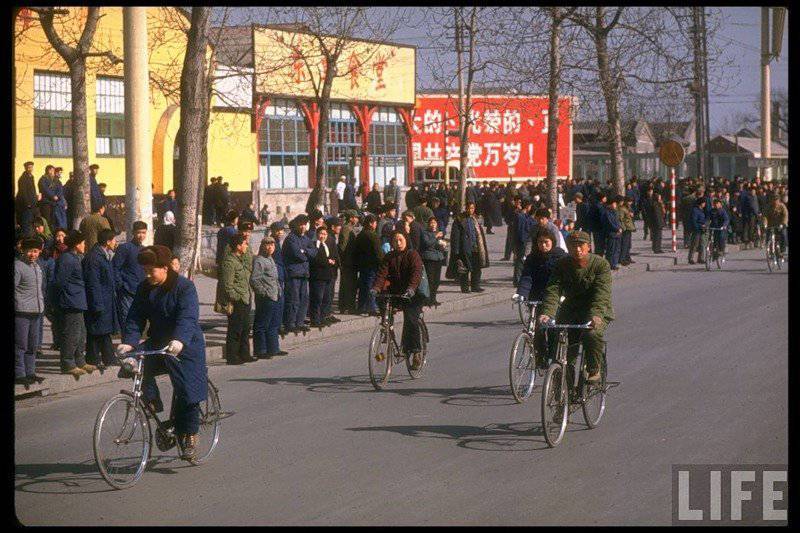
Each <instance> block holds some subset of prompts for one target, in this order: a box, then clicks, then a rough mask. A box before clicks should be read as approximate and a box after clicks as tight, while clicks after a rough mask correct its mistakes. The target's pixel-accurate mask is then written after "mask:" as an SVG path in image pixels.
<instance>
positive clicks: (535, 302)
mask: <svg viewBox="0 0 800 533" xmlns="http://www.w3.org/2000/svg"><path fill="white" fill-rule="evenodd" d="M511 301H513V302H515V303H519V304H522V303H525V304H528V305H530V306H534V305H540V304H541V303H542V302H541V300H528V299H527V298H525V297H524V296H522V295H519V294H515V295H514V296H512V297H511Z"/></svg>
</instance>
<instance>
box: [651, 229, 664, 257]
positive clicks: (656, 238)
mask: <svg viewBox="0 0 800 533" xmlns="http://www.w3.org/2000/svg"><path fill="white" fill-rule="evenodd" d="M652 232H653V235H652V237H653V251H654V252H661V251H662V250H661V228H653V229H652Z"/></svg>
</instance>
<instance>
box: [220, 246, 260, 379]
mask: <svg viewBox="0 0 800 533" xmlns="http://www.w3.org/2000/svg"><path fill="white" fill-rule="evenodd" d="M229 246H230V249H231V253H229V254H225V257H224V258H223V260H222V264H221V265H220V273H219V284H220V285H221V287H222V290H221V304H222V305H223V306H226V307H227V308H228V311H229V312H228V329H227V331H226V335H225V359H226V361H227V364H229V365H240V364H242V363H249V362H252V361H255V359H253V358H252V357H250V342H249V335H250V274H251V273H252V268H253V265H252V263H251V261H250V259H249V256H248V255H247V254H246V253H245V252H246V251H247V246H248V243H247V238H246V237H245V236H244V235H243V234H241V233H237V234H236V235H234V236H233V237H231V241H230V244H229Z"/></svg>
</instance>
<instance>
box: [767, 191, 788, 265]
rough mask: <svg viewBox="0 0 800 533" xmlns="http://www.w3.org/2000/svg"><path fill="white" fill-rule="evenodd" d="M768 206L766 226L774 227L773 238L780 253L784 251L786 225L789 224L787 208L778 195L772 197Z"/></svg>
mask: <svg viewBox="0 0 800 533" xmlns="http://www.w3.org/2000/svg"><path fill="white" fill-rule="evenodd" d="M769 207H770V208H769V209H768V210H767V228H774V231H775V239H776V241H777V242H778V245H779V248H780V254H781V255H783V254H784V252H785V251H786V242H787V240H786V226H787V225H788V224H789V210H788V209H787V208H786V205H784V203H783V202H781V199H780V197H779V196H778V195H775V196H773V197H772V202H770V206H769Z"/></svg>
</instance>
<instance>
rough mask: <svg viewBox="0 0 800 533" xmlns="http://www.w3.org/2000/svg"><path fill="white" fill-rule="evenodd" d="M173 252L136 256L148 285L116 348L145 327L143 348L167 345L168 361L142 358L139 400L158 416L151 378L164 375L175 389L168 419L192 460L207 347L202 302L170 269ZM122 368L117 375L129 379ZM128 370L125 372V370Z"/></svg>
mask: <svg viewBox="0 0 800 533" xmlns="http://www.w3.org/2000/svg"><path fill="white" fill-rule="evenodd" d="M171 256H172V254H170V252H169V250H167V249H166V248H165V247H163V246H158V245H156V246H148V247H147V248H144V249H143V250H142V251H141V252H140V253H139V257H138V261H139V263H140V264H141V265H142V266H143V267H144V269H145V272H146V274H147V282H146V283H142V284H141V285H140V286H139V289H138V290H137V291H136V296H135V297H134V299H133V304H132V305H131V308H130V311H129V313H128V318H127V320H126V321H125V326H124V329H123V332H122V343H121V344H120V345H119V346H118V347H117V353H118V354H120V356H122V355H124V354H126V353H128V352H130V351H132V350H133V349H134V346H137V345H138V344H139V341H140V340H141V338H142V335H143V333H144V331H145V328H147V332H148V339H147V341H145V342H144V344H143V346H142V349H145V350H157V349H159V348H161V347H163V346H166V347H167V352H169V356H167V357H145V359H144V362H143V368H142V374H143V378H142V400H143V401H144V402H146V403H147V404H148V405H150V406H152V407H153V409H154V410H155V411H156V412H161V411H163V403H162V402H161V398H160V394H159V390H158V385H157V383H156V379H155V377H156V376H157V375H159V374H164V373H168V374H169V378H170V381H171V382H172V389H173V391H174V400H173V402H172V415H173V421H174V424H175V425H174V431H175V436H176V437H177V438H178V439H179V440H180V441H181V442H182V448H183V455H182V456H181V458H182V459H185V460H191V459H193V458H194V456H195V449H196V447H197V445H198V440H197V433H198V431H199V427H200V408H199V405H200V402H202V401H205V400H206V399H207V397H208V390H207V384H208V381H207V375H208V369H207V368H206V345H205V339H204V337H203V332H202V330H201V329H200V324H199V315H200V303H199V301H198V298H197V289H196V288H195V286H194V283H192V281H190V280H188V279H187V278H185V277H183V276H180V275H178V274H176V273H175V272H173V271H172V269H170V268H169V261H170V257H171ZM127 362H129V359H128V360H126V364H125V365H124V366H123V368H121V369H120V374H119V376H120V377H131V376H132V374H130V373H129V368H127V367H128V365H127ZM126 371H128V372H126Z"/></svg>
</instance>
